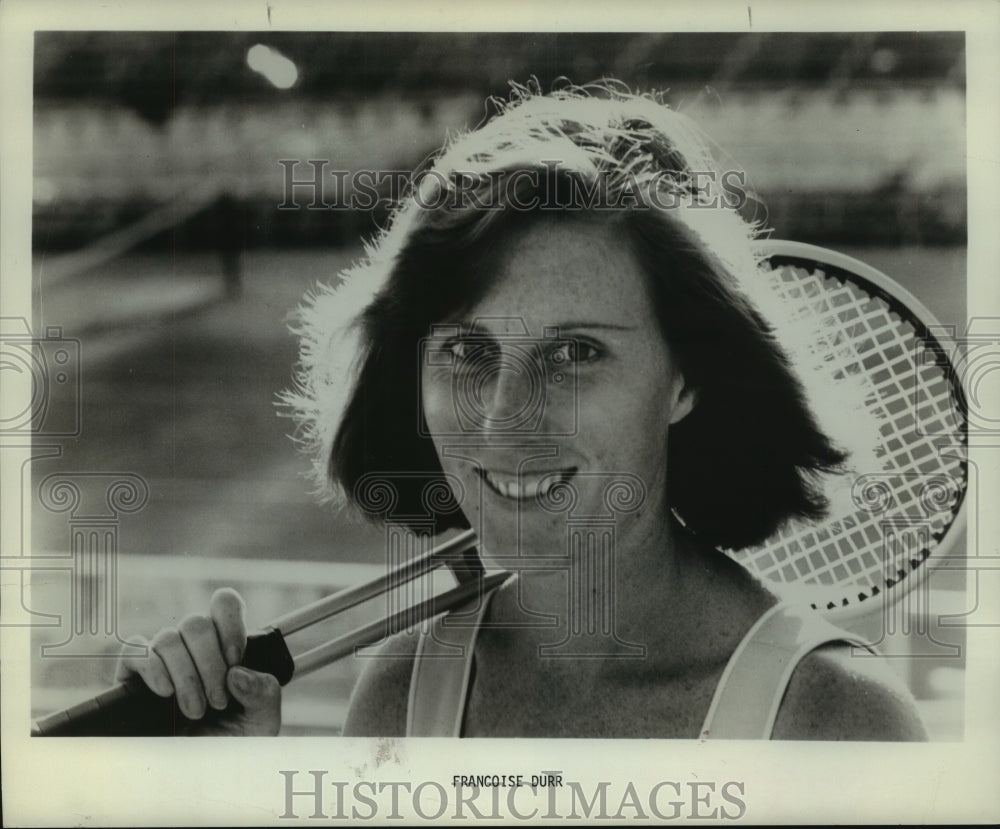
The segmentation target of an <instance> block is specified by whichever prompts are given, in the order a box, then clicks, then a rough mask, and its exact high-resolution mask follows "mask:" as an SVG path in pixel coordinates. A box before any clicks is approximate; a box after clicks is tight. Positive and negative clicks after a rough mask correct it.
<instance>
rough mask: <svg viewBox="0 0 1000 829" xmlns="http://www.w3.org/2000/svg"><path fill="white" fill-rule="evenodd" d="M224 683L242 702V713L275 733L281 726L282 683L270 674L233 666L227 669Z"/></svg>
mask: <svg viewBox="0 0 1000 829" xmlns="http://www.w3.org/2000/svg"><path fill="white" fill-rule="evenodd" d="M226 685H227V686H228V688H229V692H230V693H231V694H232V695H233V697H234V698H235V699H236V701H237V702H238V703H239V704H240V705H242V706H243V711H244V717H246V718H247V720H250V721H253V722H254V724H255V725H257V726H258V727H259V728H260V729H261V730H262V732H263V733H271V734H277V733H278V729H279V728H280V727H281V685H279V684H278V680H277V679H276V678H275V677H273V676H272V675H271V674H267V673H260V672H258V671H251V670H249V669H248V668H243V667H240V666H236V667H234V668H230V669H229V673H228V674H227V676H226Z"/></svg>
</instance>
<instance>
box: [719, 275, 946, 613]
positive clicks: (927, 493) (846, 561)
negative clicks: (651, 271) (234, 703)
mask: <svg viewBox="0 0 1000 829" xmlns="http://www.w3.org/2000/svg"><path fill="white" fill-rule="evenodd" d="M765 273H767V274H768V276H769V279H770V283H771V284H770V287H771V288H772V290H774V291H775V293H776V294H777V295H778V296H779V297H780V299H781V300H783V302H784V303H786V304H787V305H788V307H789V308H790V319H791V320H792V322H793V325H794V324H797V323H801V324H802V325H806V324H808V325H812V326H817V322H818V330H819V331H820V332H821V333H820V335H819V337H818V338H816V339H815V341H814V343H813V344H812V346H811V349H812V356H813V357H815V358H816V359H819V360H822V361H823V363H824V368H825V370H826V371H827V372H828V373H829V377H830V381H831V382H833V383H837V382H840V381H842V380H845V379H851V378H853V379H855V380H856V379H858V378H864V383H865V386H866V387H867V392H868V393H867V394H866V396H865V406H866V408H867V409H868V410H869V411H870V412H871V413H872V414H874V416H875V417H876V418H877V420H878V422H879V424H880V425H879V433H880V436H881V442H880V445H879V449H878V454H879V457H878V461H879V467H878V468H873V469H865V470H859V472H860V474H859V475H858V476H857V477H856V479H855V481H854V486H853V487H852V493H851V494H852V496H853V497H852V503H851V511H850V512H848V513H846V514H835V515H831V516H830V517H829V518H828V519H827V520H826V521H824V522H821V523H820V524H818V525H817V524H815V523H813V524H801V523H799V524H795V523H793V524H789V525H788V526H786V527H784V528H783V529H782V530H781V531H780V532H779V533H778V534H777V535H776V536H775V537H774V538H773V539H771V540H770V541H768V542H767V543H765V544H763V545H761V546H759V547H757V548H753V549H750V550H742V551H739V552H738V553H736V554H735V555H734V557H736V558H737V559H738V560H739V561H741V563H743V564H744V565H745V566H747V567H748V568H749V569H750V570H751V571H753V572H755V573H756V574H757V575H758V576H761V577H763V578H765V579H770V580H775V581H778V582H781V583H785V584H791V583H794V584H806V585H813V586H816V587H817V588H819V590H818V592H817V601H821V602H823V603H824V604H836V605H838V606H839V605H840V604H842V603H846V602H847V601H851V600H857V599H860V598H862V597H865V598H867V597H868V596H870V595H877V594H878V593H879V592H880V591H881V590H882V589H885V588H887V587H892V586H894V585H895V584H898V583H899V582H900V581H902V580H903V579H905V578H906V576H907V575H908V574H909V573H910V572H912V571H913V570H915V569H917V568H919V567H920V566H921V565H922V564H923V562H924V561H925V560H926V558H927V557H928V556H929V555H930V552H931V548H932V547H933V545H934V544H935V543H936V541H937V540H939V539H940V538H941V536H943V535H944V533H945V532H946V531H947V529H948V527H949V526H950V524H951V523H952V522H953V521H954V519H955V514H956V512H957V510H958V506H959V504H960V503H961V500H962V497H963V495H964V489H965V478H966V461H965V442H964V438H963V436H964V429H965V418H964V415H963V412H962V409H961V407H960V406H959V405H958V403H957V395H956V393H955V392H954V388H953V384H954V382H955V378H954V376H953V374H952V373H951V372H950V364H949V363H948V362H947V360H945V359H942V354H941V353H940V352H939V351H936V350H935V349H934V348H933V347H932V346H931V345H929V344H928V342H927V341H926V340H925V339H923V333H924V332H922V331H921V330H920V329H919V328H918V326H917V325H916V324H914V322H913V321H912V320H910V319H907V318H904V317H903V316H901V314H900V313H899V312H898V311H897V310H896V309H895V308H893V307H892V305H890V303H889V302H888V301H886V299H885V298H883V297H881V296H877V295H874V294H873V293H870V292H868V291H867V290H865V289H864V288H863V287H861V286H860V285H858V284H855V283H854V282H852V281H850V279H849V278H844V277H842V276H841V275H839V274H836V273H834V272H833V269H825V268H824V267H823V266H822V265H815V266H813V267H812V268H811V269H806V268H805V267H802V266H800V265H798V264H796V265H791V264H786V265H781V266H778V267H774V268H772V269H771V270H769V271H765Z"/></svg>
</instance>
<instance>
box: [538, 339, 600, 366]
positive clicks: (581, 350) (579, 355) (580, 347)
mask: <svg viewBox="0 0 1000 829" xmlns="http://www.w3.org/2000/svg"><path fill="white" fill-rule="evenodd" d="M600 356H601V352H600V349H598V348H597V346H595V345H592V344H591V343H588V342H586V341H585V340H567V341H566V342H563V343H560V344H559V345H557V346H555V347H553V348H552V350H551V351H550V352H549V359H550V360H551V361H552V362H553V363H556V364H557V365H567V364H580V363H592V362H594V361H595V360H596V359H598V358H599V357H600Z"/></svg>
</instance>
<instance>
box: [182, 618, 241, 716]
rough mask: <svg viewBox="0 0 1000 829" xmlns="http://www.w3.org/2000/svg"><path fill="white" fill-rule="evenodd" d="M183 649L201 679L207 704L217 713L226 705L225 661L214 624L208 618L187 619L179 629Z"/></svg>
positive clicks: (227, 697)
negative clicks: (185, 649) (189, 656)
mask: <svg viewBox="0 0 1000 829" xmlns="http://www.w3.org/2000/svg"><path fill="white" fill-rule="evenodd" d="M178 631H179V632H180V635H181V639H182V640H183V641H184V647H186V648H187V651H188V653H189V654H190V655H191V659H192V661H193V662H194V666H195V668H196V669H197V671H198V676H199V677H201V687H202V690H203V691H204V694H205V696H206V697H207V698H208V702H209V704H210V705H211V706H212V707H213V708H217V709H219V710H220V711H221V710H222V709H223V708H225V707H226V705H228V704H229V695H228V694H227V693H226V661H225V659H224V658H223V656H222V646H221V644H220V643H219V635H218V632H217V631H216V629H215V623H214V622H213V621H212V620H211V619H209V618H208V617H207V616H187V617H185V618H184V619H183V620H181V623H180V625H178Z"/></svg>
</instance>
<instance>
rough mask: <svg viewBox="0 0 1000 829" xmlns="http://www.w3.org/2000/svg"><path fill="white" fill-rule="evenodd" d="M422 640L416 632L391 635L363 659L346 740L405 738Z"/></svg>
mask: <svg viewBox="0 0 1000 829" xmlns="http://www.w3.org/2000/svg"><path fill="white" fill-rule="evenodd" d="M418 639H419V637H418V635H417V634H416V633H414V632H413V631H405V632H403V633H397V634H395V635H394V636H390V637H389V638H388V639H387V640H386V641H385V642H384V643H383V644H382V645H381V646H380V647H379V648H378V649H376V650H375V652H374V653H369V654H366V656H365V657H363V659H364V661H365V662H366V663H367V664H366V665H365V667H364V668H363V669H362V671H361V676H360V677H359V678H358V681H357V684H356V685H355V686H354V690H353V691H352V692H351V700H350V703H349V704H348V708H347V720H346V722H345V723H344V736H345V737H404V736H406V711H407V705H408V702H409V696H410V677H411V675H412V673H413V660H414V658H415V656H416V649H417V641H418Z"/></svg>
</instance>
